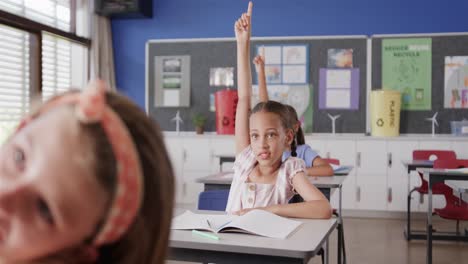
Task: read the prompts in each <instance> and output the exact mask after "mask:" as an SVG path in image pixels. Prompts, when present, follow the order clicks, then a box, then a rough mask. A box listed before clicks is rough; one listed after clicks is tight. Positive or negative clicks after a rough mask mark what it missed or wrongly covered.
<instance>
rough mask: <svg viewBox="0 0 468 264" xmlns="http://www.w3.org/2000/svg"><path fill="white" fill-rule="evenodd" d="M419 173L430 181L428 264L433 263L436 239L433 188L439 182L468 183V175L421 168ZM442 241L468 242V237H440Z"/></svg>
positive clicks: (427, 229) (427, 230)
mask: <svg viewBox="0 0 468 264" xmlns="http://www.w3.org/2000/svg"><path fill="white" fill-rule="evenodd" d="M417 171H418V172H421V173H423V175H424V178H425V179H427V181H428V186H429V190H428V207H427V225H426V227H427V228H426V232H427V248H426V252H427V257H426V263H427V264H431V263H432V240H433V239H436V237H435V236H433V234H432V186H433V185H434V184H436V183H439V182H444V181H446V180H457V181H468V173H463V172H458V171H449V170H444V169H430V168H421V169H418V170H417ZM439 238H442V239H444V238H445V239H450V240H457V241H468V237H467V236H439Z"/></svg>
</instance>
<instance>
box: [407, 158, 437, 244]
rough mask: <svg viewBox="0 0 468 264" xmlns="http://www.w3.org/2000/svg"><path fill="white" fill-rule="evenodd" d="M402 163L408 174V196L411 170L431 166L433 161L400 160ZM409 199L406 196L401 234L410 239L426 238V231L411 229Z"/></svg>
mask: <svg viewBox="0 0 468 264" xmlns="http://www.w3.org/2000/svg"><path fill="white" fill-rule="evenodd" d="M402 163H403V165H404V166H405V167H406V169H407V174H408V186H407V187H408V196H409V195H410V191H411V190H410V189H411V172H412V171H416V170H417V169H418V168H432V167H433V166H434V161H431V160H404V161H402ZM410 206H411V199H410V197H408V204H407V207H406V210H407V211H406V229H404V230H403V234H404V236H405V238H406V240H408V241H409V240H411V239H422V240H424V239H426V233H425V232H424V231H421V230H419V231H411V212H410Z"/></svg>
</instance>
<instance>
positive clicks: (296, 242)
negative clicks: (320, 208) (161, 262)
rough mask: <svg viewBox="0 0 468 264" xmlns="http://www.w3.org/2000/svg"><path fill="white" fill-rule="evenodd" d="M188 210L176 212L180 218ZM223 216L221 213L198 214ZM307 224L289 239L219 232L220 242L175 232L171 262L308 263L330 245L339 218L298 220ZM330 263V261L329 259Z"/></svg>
mask: <svg viewBox="0 0 468 264" xmlns="http://www.w3.org/2000/svg"><path fill="white" fill-rule="evenodd" d="M183 212H184V210H180V209H176V215H177V214H181V213H183ZM197 213H207V214H219V213H223V212H219V211H197ZM296 220H299V221H301V222H303V224H302V225H301V226H300V227H298V229H297V230H295V231H294V232H293V233H292V234H291V235H290V236H289V237H288V238H286V239H276V238H268V237H261V236H255V235H246V234H235V233H219V234H217V235H218V236H219V237H220V240H218V241H217V240H211V239H206V238H203V237H199V236H196V235H193V234H192V232H191V231H189V230H171V235H170V239H169V248H170V249H169V259H170V260H177V261H192V262H203V263H210V262H211V263H220V264H231V263H232V264H234V263H236V264H237V263H243V264H249V263H252V264H253V263H255V264H257V263H258V264H266V263H271V264H275V263H284V264H288V263H291V264H293V263H297V264H299V263H301V264H303V263H307V262H308V261H309V260H310V259H311V258H312V257H314V256H315V255H317V253H318V251H319V250H320V249H321V248H322V247H323V246H324V245H325V244H326V242H327V241H328V237H329V236H330V234H331V233H332V231H333V229H334V228H336V226H337V219H336V218H331V219H327V220H312V219H296ZM326 260H327V261H328V258H326Z"/></svg>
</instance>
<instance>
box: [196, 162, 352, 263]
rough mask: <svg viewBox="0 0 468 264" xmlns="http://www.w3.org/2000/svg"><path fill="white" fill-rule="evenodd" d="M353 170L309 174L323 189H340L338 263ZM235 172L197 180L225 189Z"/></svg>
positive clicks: (206, 189)
mask: <svg viewBox="0 0 468 264" xmlns="http://www.w3.org/2000/svg"><path fill="white" fill-rule="evenodd" d="M352 170H353V166H346V170H340V171H338V172H336V173H335V174H334V176H330V177H315V176H309V180H310V182H311V183H312V184H313V185H314V186H316V187H317V188H321V189H329V190H331V189H338V263H341V260H342V247H343V244H344V241H343V234H342V232H343V217H342V215H343V214H342V186H343V182H344V180H346V177H343V176H346V175H348V174H349V173H350V172H351V171H352ZM232 177H233V172H232V171H228V172H220V173H216V174H213V175H209V176H206V177H202V178H198V179H197V180H196V182H198V183H203V186H204V190H205V191H208V190H224V189H229V188H230V187H231V182H232ZM345 263H346V262H345Z"/></svg>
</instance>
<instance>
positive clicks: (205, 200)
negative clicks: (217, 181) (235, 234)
mask: <svg viewBox="0 0 468 264" xmlns="http://www.w3.org/2000/svg"><path fill="white" fill-rule="evenodd" d="M228 197H229V190H228V189H225V190H209V191H204V192H201V193H200V195H199V196H198V210H213V211H224V210H226V205H227V200H228Z"/></svg>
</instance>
